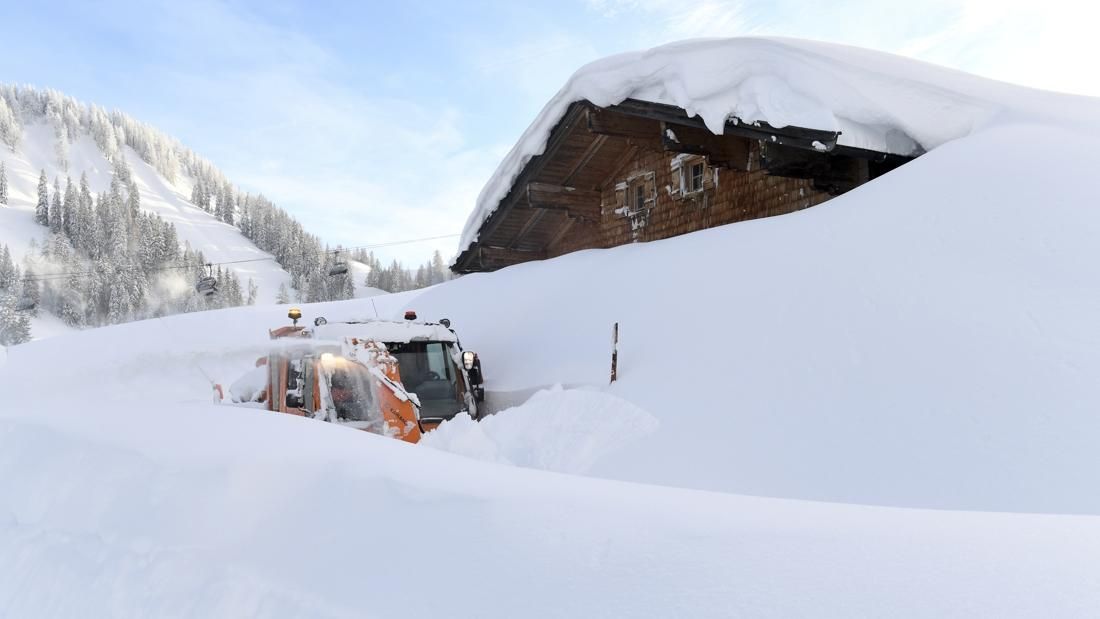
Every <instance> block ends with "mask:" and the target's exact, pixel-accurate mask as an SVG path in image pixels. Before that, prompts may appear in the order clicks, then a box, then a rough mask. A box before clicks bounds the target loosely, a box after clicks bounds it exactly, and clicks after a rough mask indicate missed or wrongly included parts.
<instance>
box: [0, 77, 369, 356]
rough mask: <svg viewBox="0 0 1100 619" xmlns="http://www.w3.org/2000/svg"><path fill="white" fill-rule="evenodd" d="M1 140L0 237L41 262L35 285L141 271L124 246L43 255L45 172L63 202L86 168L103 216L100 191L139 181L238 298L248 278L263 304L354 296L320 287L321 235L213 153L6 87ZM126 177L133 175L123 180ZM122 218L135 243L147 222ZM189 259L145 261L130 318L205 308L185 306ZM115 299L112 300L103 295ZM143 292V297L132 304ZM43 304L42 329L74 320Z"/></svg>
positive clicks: (152, 205) (59, 98) (136, 186)
mask: <svg viewBox="0 0 1100 619" xmlns="http://www.w3.org/2000/svg"><path fill="white" fill-rule="evenodd" d="M0 141H2V142H3V144H0V164H2V165H3V170H4V176H5V180H6V185H7V187H6V194H7V196H6V197H7V203H6V204H0V245H6V246H7V247H8V248H9V249H10V252H11V254H12V258H13V260H14V262H15V264H16V265H17V266H26V264H27V261H26V260H25V258H26V259H28V260H31V261H33V262H35V264H34V265H33V267H34V269H35V271H36V277H38V278H40V281H39V282H38V285H39V286H48V285H49V284H50V283H51V281H54V282H60V281H61V280H63V279H64V274H65V273H70V272H74V271H78V272H80V273H79V275H78V276H77V277H76V279H77V280H80V281H86V280H89V279H94V278H96V277H97V276H101V277H102V279H104V280H105V281H106V282H108V283H109V282H111V281H114V280H116V279H118V278H119V273H120V272H122V273H124V274H130V273H133V272H134V269H132V268H130V267H131V266H132V265H131V264H129V263H131V262H134V261H140V259H141V258H144V256H142V255H140V254H136V253H134V252H124V255H123V256H121V257H120V256H99V255H96V256H91V255H85V256H84V257H83V259H81V258H80V256H79V255H77V256H75V257H73V256H71V254H73V252H72V251H67V255H70V257H73V258H74V260H73V264H60V260H58V259H57V258H56V257H55V256H51V257H49V258H44V257H43V256H42V255H41V254H40V252H41V250H42V248H45V247H47V245H48V244H49V240H50V233H49V228H48V226H47V225H43V223H44V222H43V223H38V222H36V217H35V215H36V207H37V205H38V201H39V183H40V178H41V175H42V174H44V175H45V178H46V197H47V200H48V201H52V200H53V199H55V198H56V199H57V201H58V202H60V201H61V199H60V195H59V194H61V193H62V191H61V190H64V189H65V188H66V187H67V185H69V183H70V182H71V183H72V185H73V186H74V187H77V186H79V184H80V180H81V179H82V178H83V179H86V181H87V189H88V194H89V195H88V197H87V201H88V202H89V203H91V202H93V201H94V202H96V204H95V205H94V206H92V205H89V209H88V210H89V212H92V211H95V214H96V215H97V217H96V219H97V220H98V219H102V218H100V217H98V215H99V211H98V210H97V209H98V198H99V196H100V194H106V195H107V197H108V198H109V197H110V196H111V195H116V194H117V195H118V196H121V197H120V199H119V200H118V201H120V202H121V201H124V200H129V198H128V197H127V196H128V195H129V194H130V193H132V192H136V193H137V194H138V195H137V198H136V202H137V203H139V204H140V211H141V212H143V213H145V214H147V215H152V216H155V217H157V218H158V219H157V220H156V221H158V222H163V223H164V225H166V226H171V227H172V229H173V231H174V234H175V237H176V240H177V241H178V243H179V245H180V246H181V247H180V249H181V250H182V249H183V247H188V248H190V249H191V250H192V251H193V252H195V253H196V254H197V253H199V252H201V254H202V259H203V261H205V262H209V263H213V264H214V265H218V266H220V267H222V268H223V269H224V270H225V272H226V277H229V274H230V273H232V274H233V276H235V278H236V280H237V281H238V282H239V286H240V288H241V289H242V294H241V295H240V296H241V298H242V299H244V297H245V296H246V294H244V293H245V292H247V287H248V283H249V282H251V285H253V286H255V291H256V297H255V299H254V301H255V302H257V303H273V302H275V300H276V298H277V296H278V294H279V290H280V287H286V288H290V289H291V290H293V289H295V288H296V289H298V290H299V291H300V293H301V295H302V297H303V298H305V297H312V298H314V299H325V298H348V297H351V296H353V295H354V290H353V287H352V286H351V282H350V279H349V280H348V282H346V283H343V282H341V286H342V287H341V288H340V290H337V289H335V288H333V289H331V290H329V289H322V288H323V287H324V286H329V285H330V284H331V281H330V279H329V278H320V277H317V275H316V274H319V273H320V271H322V270H324V268H325V264H326V261H329V262H331V255H327V254H325V253H324V248H323V247H322V246H321V244H320V241H319V240H318V239H317V238H316V237H312V236H311V235H309V234H307V233H305V232H304V231H303V230H302V229H301V226H300V225H298V224H297V223H296V222H294V221H293V219H292V218H290V217H289V216H288V215H287V214H286V213H285V212H282V211H281V210H279V209H277V208H276V207H274V205H272V204H271V203H270V202H268V201H267V200H266V199H264V198H263V197H262V196H250V195H243V194H241V193H240V192H238V191H237V190H236V189H234V188H233V187H232V186H231V185H230V183H229V181H228V180H226V179H225V177H224V175H223V174H222V173H221V172H219V171H218V170H217V169H216V168H214V167H213V166H212V165H211V164H210V163H209V162H206V161H205V160H203V159H201V158H200V157H198V156H197V155H196V154H195V153H193V152H192V151H190V150H189V149H187V148H186V147H184V146H182V145H181V144H179V143H178V142H177V141H175V140H174V139H172V138H169V137H168V136H166V135H164V134H162V133H161V132H159V131H157V130H156V129H154V128H152V127H149V126H147V125H143V124H141V123H139V122H137V121H134V120H133V119H131V118H129V117H127V116H125V115H124V114H121V113H118V112H114V113H107V112H106V111H104V110H102V109H101V108H97V107H95V106H87V105H84V104H81V103H79V102H77V101H75V100H73V99H72V98H69V97H66V96H64V95H61V94H60V93H57V92H55V91H48V90H47V91H38V90H34V89H30V88H20V87H10V86H0ZM120 177H125V178H124V179H122V180H123V182H121V183H119V180H120ZM55 183H56V184H55ZM113 183H114V184H113ZM118 186H121V189H119V188H118ZM55 194H57V195H55ZM196 203H201V206H200V205H198V204H196ZM120 208H121V204H119V205H115V206H114V209H115V210H116V211H117V210H119V209H120ZM103 225H104V224H101V227H102V226H103ZM125 227H126V228H127V230H128V234H127V236H128V237H129V242H130V244H131V245H133V244H134V243H136V242H138V241H139V240H138V239H137V229H138V228H139V227H140V226H138V225H137V224H136V223H133V222H129V221H128V222H127V223H126V226H125ZM66 231H68V230H67V229H66ZM96 232H99V233H101V234H100V236H102V230H99V231H95V230H93V231H91V233H90V235H93V236H94V235H95V234H96ZM69 236H70V237H72V236H73V235H71V234H70V235H69ZM32 244H33V246H34V248H33V249H32ZM173 244H174V243H173ZM69 245H70V247H69V248H68V250H72V249H73V248H74V247H75V249H76V252H75V253H76V254H80V253H82V252H81V251H80V245H81V243H80V242H79V241H78V239H75V238H70V243H69ZM257 245H262V246H263V247H265V248H266V251H265V250H264V249H261V248H260V247H258V246H257ZM83 253H84V254H87V253H88V252H87V251H85V252H83ZM29 254H30V255H29ZM303 256H308V258H303ZM101 258H102V259H107V258H110V259H113V263H114V264H110V265H107V266H103V265H101V264H99V263H100V262H103V260H100V259H101ZM181 260H183V258H172V259H170V260H168V261H166V263H165V264H163V265H162V264H155V265H154V264H148V263H147V262H146V263H142V264H141V265H140V266H141V267H143V268H144V271H145V272H144V273H143V276H145V277H147V278H149V279H150V280H151V281H150V282H149V284H147V285H145V286H144V288H143V290H142V291H140V292H141V293H140V294H134V295H132V296H133V297H135V299H133V300H132V305H134V306H135V307H131V308H130V310H129V313H130V316H129V317H130V318H142V317H147V316H150V315H159V314H162V313H164V312H166V311H168V312H171V311H181V310H193V309H201V307H198V306H196V307H188V306H186V303H192V304H193V302H192V301H191V300H190V299H185V298H184V297H183V295H184V293H185V292H186V291H187V290H190V288H191V286H193V284H194V277H195V273H193V271H194V269H187V268H180V267H179V266H178V265H179V263H180V261H181ZM120 262H121V263H122V264H118V263H120ZM74 265H76V266H74ZM58 274H61V275H60V276H58ZM106 285H108V284H101V285H100V287H101V288H102V287H104V286H106ZM343 288H348V290H346V291H345V290H343ZM171 294H174V295H176V296H178V297H179V298H180V299H182V300H181V302H180V303H179V304H178V305H179V307H177V308H175V309H174V310H173V309H172V308H165V307H164V306H163V305H164V304H161V306H158V307H152V305H153V304H151V303H149V298H150V297H153V296H156V295H160V296H162V297H163V296H168V295H171ZM84 296H85V298H82V299H81V300H80V303H78V305H81V306H83V309H85V310H87V311H86V312H85V313H87V314H92V313H93V312H92V309H93V308H89V307H88V306H89V305H91V304H92V303H93V302H92V301H91V300H89V299H88V298H87V297H90V296H94V294H86V295H84ZM108 302H109V300H104V304H106V303H108ZM242 302H243V301H242ZM138 303H144V304H145V307H136V305H138ZM43 309H44V310H45V311H40V312H38V316H37V317H36V318H35V320H34V324H33V335H34V337H46V336H49V335H52V334H55V333H58V332H64V331H67V330H69V329H70V328H71V326H72V325H74V324H75V323H77V321H76V320H75V319H73V320H69V321H68V323H69V324H68V325H66V324H65V323H64V322H63V321H61V320H59V319H58V317H57V316H55V315H52V314H51V312H50V311H49V310H50V309H54V311H55V313H58V311H57V309H56V308H50V307H47V308H43ZM117 321H118V320H117V319H115V320H111V321H110V322H117ZM103 322H104V321H103V318H102V317H98V319H96V318H90V319H89V320H87V321H85V322H84V323H83V324H81V325H80V326H84V324H88V325H94V324H102V323H103Z"/></svg>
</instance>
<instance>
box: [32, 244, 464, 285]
mask: <svg viewBox="0 0 1100 619" xmlns="http://www.w3.org/2000/svg"><path fill="white" fill-rule="evenodd" d="M456 236H458V235H457V234H444V235H440V236H429V237H423V238H419V239H406V240H402V241H387V242H384V243H373V244H370V245H359V246H356V247H339V248H337V249H329V250H324V251H321V252H319V253H318V255H325V254H339V253H340V252H351V251H358V250H367V249H377V248H380V247H393V246H395V245H405V244H409V243H420V242H424V241H435V240H440V239H446V238H452V237H456ZM303 258H304V255H303ZM267 261H275V262H278V260H277V259H276V258H275V256H265V257H263V258H246V259H242V260H223V261H220V262H204V263H202V264H195V263H190V264H174V265H172V264H170V265H161V266H159V267H154V268H151V269H147V268H145V267H143V266H142V265H138V264H124V265H114V266H113V267H111V268H112V270H138V269H140V270H144V271H148V272H151V273H152V272H158V271H172V270H181V269H193V268H197V267H205V266H217V267H221V266H226V265H230V264H246V263H251V262H267ZM298 264H301V263H298ZM287 266H290V265H287ZM97 273H99V271H97V270H95V269H86V270H83V271H66V272H60V273H45V274H43V275H35V276H33V277H24V278H23V281H34V282H51V281H59V280H63V279H68V278H70V277H90V276H92V275H95V274H97Z"/></svg>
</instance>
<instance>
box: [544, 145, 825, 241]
mask: <svg viewBox="0 0 1100 619" xmlns="http://www.w3.org/2000/svg"><path fill="white" fill-rule="evenodd" d="M754 148H755V146H754ZM699 160H701V159H696V161H699ZM674 161H677V155H676V154H675V153H668V152H664V151H657V150H652V149H639V150H638V152H637V154H636V155H635V156H634V157H633V159H632V160H631V161H630V162H629V163H628V164H627V165H626V166H624V167H623V168H622V169H621V171H618V172H616V173H615V175H614V176H613V177H612V178H609V179H607V181H606V183H605V185H604V186H603V187H602V188H601V208H600V211H601V219H600V222H599V224H598V225H597V226H590V227H588V229H587V230H586V231H585V230H583V229H582V227H579V226H575V227H576V228H577V234H576V235H574V233H573V231H569V233H567V234H565V235H563V237H562V238H561V240H559V241H558V243H556V244H554V245H552V246H551V247H550V248H549V255H550V256H558V255H561V254H565V253H569V252H571V251H576V250H578V249H586V248H592V247H615V246H617V245H623V244H626V243H631V242H636V241H653V240H657V239H663V238H668V237H673V236H677V235H680V234H686V233H688V232H694V231H696V230H702V229H705V228H711V227H714V226H720V225H723V224H728V223H733V222H737V221H746V220H750V219H759V218H761V217H770V216H773V215H783V214H786V213H792V212H794V211H799V210H802V209H805V208H809V207H811V206H815V205H817V204H820V203H822V202H824V201H826V200H828V199H829V198H830V196H829V194H828V193H826V192H824V191H819V190H817V189H814V187H813V181H811V180H806V179H795V178H782V177H777V176H768V175H767V174H765V173H764V172H763V171H761V170H753V171H747V172H746V171H739V170H731V169H727V168H717V172H718V173H717V183H715V174H714V172H715V168H712V167H710V166H707V169H706V173H705V175H704V189H703V191H702V192H700V193H697V194H693V195H689V196H681V195H679V193H678V192H679V187H680V176H679V172H678V170H676V169H674ZM692 161H693V159H691V158H690V157H685V156H682V155H681V156H680V157H679V162H680V165H681V166H684V165H690V163H691V162H692ZM647 175H651V176H652V179H651V180H647V181H645V182H647V187H646V193H647V199H648V204H647V207H648V211H647V212H645V213H634V212H632V211H634V209H633V208H630V207H629V206H628V207H627V208H626V210H624V198H625V195H624V191H623V189H622V188H623V184H624V183H626V184H628V186H629V185H630V183H631V179H632V178H633V179H634V182H639V179H643V178H645V177H646V176H647Z"/></svg>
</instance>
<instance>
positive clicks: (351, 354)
mask: <svg viewBox="0 0 1100 619" xmlns="http://www.w3.org/2000/svg"><path fill="white" fill-rule="evenodd" d="M288 316H289V318H290V319H291V320H292V321H293V322H294V324H293V325H292V326H286V327H280V328H278V329H273V330H271V331H270V335H271V339H273V340H277V341H278V342H279V346H276V347H275V348H274V350H273V351H272V352H271V354H269V355H268V356H267V357H262V358H260V359H259V360H257V366H258V367H266V373H267V385H266V388H265V389H264V390H263V392H262V393H260V394H259V395H258V397H257V400H258V401H262V402H266V405H267V409H268V410H271V411H277V412H281V413H289V414H291V415H300V416H303V417H311V418H314V419H320V420H323V421H328V422H331V423H338V424H342V425H346V426H350V427H353V428H358V429H361V430H366V431H368V432H374V433H376V434H382V435H385V436H391V437H394V438H398V439H401V440H404V441H408V442H410V443H415V442H418V441H419V440H420V437H421V435H422V434H423V433H425V432H428V431H430V430H432V429H434V428H435V427H436V426H438V425H439V424H440V423H442V422H443V421H445V420H448V419H451V418H453V417H455V416H456V415H459V414H461V413H466V414H468V415H469V416H470V417H471V418H473V419H478V418H479V414H478V404H479V403H481V402H483V401H484V397H485V391H484V387H483V382H484V380H483V378H482V375H481V360H480V359H479V358H478V356H477V354H476V353H474V352H472V351H465V350H462V347H461V345H460V343H459V339H458V335H457V334H456V333H455V331H454V330H453V329H451V328H450V321H449V320H447V319H442V320H440V321H439V322H438V323H432V322H420V321H417V318H416V313H415V312H412V311H410V312H406V314H405V320H404V321H396V320H382V319H376V320H364V321H361V322H331V323H330V322H328V321H326V320H325V319H324V318H320V317H319V318H317V319H315V320H314V324H313V326H312V327H304V326H299V325H298V320H300V319H301V316H302V313H301V311H300V310H298V309H297V308H294V309H291V310H290V312H289V314H288Z"/></svg>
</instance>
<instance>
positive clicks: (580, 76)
mask: <svg viewBox="0 0 1100 619" xmlns="http://www.w3.org/2000/svg"><path fill="white" fill-rule="evenodd" d="M625 99H638V100H641V101H649V102H654V103H664V104H669V105H675V106H678V107H680V108H683V109H684V110H686V111H687V113H688V115H689V116H696V115H698V116H699V117H700V118H701V119H702V120H703V122H705V123H706V125H707V127H709V128H710V130H711V131H713V132H714V133H718V134H721V133H723V131H724V129H725V125H726V121H727V120H728V119H729V118H731V117H737V118H739V119H740V120H741V121H744V122H747V123H751V122H756V121H764V122H768V123H770V124H771V125H773V126H776V127H785V126H788V125H796V126H801V127H808V128H812V129H821V130H828V131H840V132H841V135H840V138H839V141H838V143H839V144H842V145H846V146H854V147H859V148H867V149H872V150H877V151H883V152H890V153H895V154H900V155H911V154H918V153H920V152H923V151H927V150H931V149H933V148H936V147H938V146H940V145H942V144H944V143H946V142H949V141H951V140H954V139H958V138H960V137H963V136H966V135H970V134H971V133H972V132H973V131H974V130H976V129H978V128H981V127H984V126H987V125H989V124H990V123H991V122H992V121H994V120H998V119H1000V120H1003V119H1005V118H1010V119H1011V118H1017V117H1018V116H1019V115H1021V114H1023V115H1027V116H1030V117H1032V118H1035V117H1044V118H1048V119H1049V118H1050V117H1051V115H1052V114H1057V115H1058V116H1059V117H1061V118H1063V119H1064V118H1067V117H1073V116H1076V115H1080V114H1085V115H1087V116H1089V117H1090V118H1095V115H1096V110H1095V105H1094V104H1093V103H1092V102H1091V101H1090V100H1089V99H1087V98H1084V97H1071V96H1067V95H1053V94H1052V93H1044V92H1040V91H1035V90H1031V89H1027V88H1024V87H1019V86H1013V85H1010V84H1005V83H1003V82H996V81H993V80H989V79H985V78H981V77H977V76H973V75H968V74H965V73H962V72H959V71H954V70H951V69H946V68H943V67H937V66H935V65H930V64H926V63H923V62H920V61H916V60H911V59H908V58H903V57H900V56H894V55H891V54H885V53H881V52H874V51H870V50H864V49H858V48H853V47H846V46H840V45H834V44H828V43H818V42H811V41H801V40H796V39H781V38H734V39H707V40H692V41H683V42H679V43H672V44H669V45H663V46H661V47H656V48H653V49H650V50H647V51H642V52H632V53H626V54H620V55H616V56H611V57H608V58H604V59H602V60H597V61H595V62H592V63H590V64H588V65H585V66H584V67H581V69H579V70H578V71H577V72H576V73H574V74H573V76H572V77H571V78H570V79H569V81H567V82H566V83H565V85H564V86H563V87H562V89H561V90H560V91H558V93H557V94H556V95H554V97H553V98H552V99H550V101H549V102H548V103H547V104H546V106H545V107H544V108H543V109H542V111H541V112H540V113H539V115H538V117H536V118H535V120H534V122H532V123H531V126H530V127H528V129H527V130H526V131H525V132H524V133H523V135H522V136H521V137H520V139H519V141H518V142H517V143H516V145H515V146H514V147H513V148H512V150H511V151H510V152H509V153H508V154H507V155H506V156H505V157H504V160H503V161H502V162H501V164H500V166H499V167H498V168H497V170H496V172H494V174H493V176H492V177H491V178H490V179H489V181H488V183H486V185H485V187H484V188H483V189H482V191H481V194H480V195H479V196H478V199H477V204H476V205H475V208H474V211H473V213H471V214H470V217H469V219H468V220H467V222H466V226H465V228H464V229H463V233H462V237H461V239H460V242H459V245H458V253H461V252H462V251H465V250H466V248H468V247H469V246H470V244H471V243H472V242H473V241H474V240H475V239H476V238H477V234H478V229H479V228H480V227H481V224H482V222H484V221H485V220H486V219H487V218H488V217H489V215H491V214H492V213H493V211H495V210H496V208H497V205H498V204H499V203H500V201H501V200H502V199H503V198H504V196H505V195H506V194H507V192H508V190H509V188H510V187H511V185H512V182H513V181H514V180H515V178H516V177H517V176H518V175H519V173H520V171H522V169H523V167H524V166H525V165H526V164H527V162H528V161H529V160H530V159H531V158H532V157H534V156H536V155H539V154H541V153H542V152H543V150H544V149H545V147H546V141H547V140H548V139H549V137H550V131H551V130H552V129H553V127H554V126H555V125H556V124H557V123H558V121H559V120H561V119H562V117H564V115H565V112H566V110H567V109H568V108H569V105H570V104H572V103H574V102H576V101H581V100H587V101H590V102H592V103H594V104H596V105H598V106H601V107H604V106H609V105H614V104H617V103H620V102H622V101H623V100H625Z"/></svg>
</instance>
